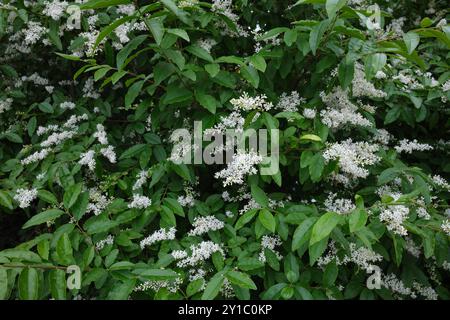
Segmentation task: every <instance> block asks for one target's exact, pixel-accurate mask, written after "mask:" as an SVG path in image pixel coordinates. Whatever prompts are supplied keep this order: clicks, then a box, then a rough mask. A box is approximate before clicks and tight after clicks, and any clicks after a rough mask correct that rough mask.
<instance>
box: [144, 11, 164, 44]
mask: <svg viewBox="0 0 450 320" xmlns="http://www.w3.org/2000/svg"><path fill="white" fill-rule="evenodd" d="M147 24H148V26H149V28H150V32H151V33H152V35H153V38H154V39H155V42H156V44H157V45H158V46H159V45H161V41H162V39H163V37H164V25H163V23H162V20H161V18H160V17H156V18H152V19H148V20H147Z"/></svg>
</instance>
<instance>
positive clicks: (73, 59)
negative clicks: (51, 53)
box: [55, 52, 81, 61]
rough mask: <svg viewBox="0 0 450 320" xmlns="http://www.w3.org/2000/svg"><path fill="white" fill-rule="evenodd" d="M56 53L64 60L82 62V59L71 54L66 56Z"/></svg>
mask: <svg viewBox="0 0 450 320" xmlns="http://www.w3.org/2000/svg"><path fill="white" fill-rule="evenodd" d="M55 53H56V55H58V56H60V57H62V58H64V59H67V60H71V61H80V60H81V58H80V57H78V56H71V55H69V54H64V53H60V52H55Z"/></svg>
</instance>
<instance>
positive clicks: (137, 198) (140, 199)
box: [128, 194, 152, 209]
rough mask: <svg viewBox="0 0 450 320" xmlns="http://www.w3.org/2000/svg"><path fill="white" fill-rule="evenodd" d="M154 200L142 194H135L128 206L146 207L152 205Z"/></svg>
mask: <svg viewBox="0 0 450 320" xmlns="http://www.w3.org/2000/svg"><path fill="white" fill-rule="evenodd" d="M151 204H152V200H150V199H149V198H148V197H146V196H141V195H138V194H133V201H132V202H131V203H129V204H128V208H130V209H132V208H135V209H145V208H148V207H149V206H151Z"/></svg>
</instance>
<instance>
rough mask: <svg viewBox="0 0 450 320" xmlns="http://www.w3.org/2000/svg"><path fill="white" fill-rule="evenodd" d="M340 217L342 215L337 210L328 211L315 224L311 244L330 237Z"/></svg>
mask: <svg viewBox="0 0 450 320" xmlns="http://www.w3.org/2000/svg"><path fill="white" fill-rule="evenodd" d="M340 219H341V216H340V215H338V214H337V213H335V212H327V213H325V214H324V215H322V216H321V217H320V218H319V220H317V222H316V223H315V224H314V226H313V229H312V234H311V239H310V241H309V245H310V246H312V245H313V244H315V243H316V242H319V241H320V240H322V239H324V238H326V237H328V236H329V235H330V233H331V231H333V229H334V228H335V227H336V226H337V224H338V223H339V221H340Z"/></svg>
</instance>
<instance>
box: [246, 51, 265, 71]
mask: <svg viewBox="0 0 450 320" xmlns="http://www.w3.org/2000/svg"><path fill="white" fill-rule="evenodd" d="M250 63H251V64H252V66H253V67H255V68H256V69H258V70H259V71H261V72H264V71H266V68H267V63H266V60H264V58H263V57H262V56H260V55H253V56H251V57H250Z"/></svg>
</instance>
